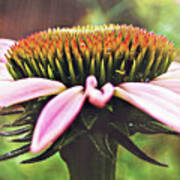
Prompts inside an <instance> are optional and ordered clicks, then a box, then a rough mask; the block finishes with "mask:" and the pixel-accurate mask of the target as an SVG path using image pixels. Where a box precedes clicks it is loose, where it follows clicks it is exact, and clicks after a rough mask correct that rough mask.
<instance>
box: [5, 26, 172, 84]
mask: <svg viewBox="0 0 180 180" xmlns="http://www.w3.org/2000/svg"><path fill="white" fill-rule="evenodd" d="M173 57H174V53H173V44H172V43H171V42H169V41H168V40H167V39H166V37H164V36H162V35H155V34H154V33H153V32H149V33H147V32H146V31H145V30H143V29H141V28H138V27H133V26H132V25H130V26H127V25H104V26H78V27H73V28H62V29H60V28H57V29H49V30H48V31H42V32H39V33H35V34H32V35H30V36H28V37H27V38H25V39H22V40H20V41H18V42H17V43H16V44H15V46H13V47H12V48H11V50H10V51H9V54H8V56H7V58H8V61H9V65H8V66H7V67H8V70H9V72H10V73H11V75H12V76H13V77H14V79H21V78H25V77H44V78H50V79H53V80H58V81H61V82H63V83H64V84H65V85H66V86H72V85H77V84H82V85H84V83H85V79H86V78H87V77H88V76H89V75H95V77H96V78H97V80H98V84H99V85H100V86H102V85H103V84H105V83H106V82H111V83H112V84H114V85H117V84H119V83H122V82H127V81H128V82H129V81H142V82H143V81H148V80H151V79H153V78H155V77H157V76H158V75H160V74H162V73H164V72H166V71H167V69H168V67H169V65H170V63H171V61H172V59H173Z"/></svg>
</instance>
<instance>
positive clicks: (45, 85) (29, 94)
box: [0, 78, 66, 107]
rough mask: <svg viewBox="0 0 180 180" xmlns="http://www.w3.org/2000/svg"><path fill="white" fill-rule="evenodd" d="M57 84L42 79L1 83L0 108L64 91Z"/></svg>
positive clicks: (60, 85)
mask: <svg viewBox="0 0 180 180" xmlns="http://www.w3.org/2000/svg"><path fill="white" fill-rule="evenodd" d="M65 88H66V87H65V86H64V85H63V84H62V83H60V82H58V81H52V80H48V79H43V78H26V79H21V80H17V81H1V83H0V107H6V106H10V105H13V104H18V103H21V102H24V101H28V100H31V99H35V98H38V97H42V96H46V95H52V94H57V93H59V92H61V91H63V90H65Z"/></svg>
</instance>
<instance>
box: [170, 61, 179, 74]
mask: <svg viewBox="0 0 180 180" xmlns="http://www.w3.org/2000/svg"><path fill="white" fill-rule="evenodd" d="M176 70H180V63H179V62H172V63H171V65H170V67H169V68H168V72H170V71H176Z"/></svg>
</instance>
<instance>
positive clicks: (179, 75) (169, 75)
mask: <svg viewBox="0 0 180 180" xmlns="http://www.w3.org/2000/svg"><path fill="white" fill-rule="evenodd" d="M171 79H180V70H175V71H168V72H166V73H164V74H162V75H160V76H158V77H157V78H155V79H153V81H159V80H171Z"/></svg>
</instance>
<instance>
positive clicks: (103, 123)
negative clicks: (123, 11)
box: [0, 25, 180, 166]
mask: <svg viewBox="0 0 180 180" xmlns="http://www.w3.org/2000/svg"><path fill="white" fill-rule="evenodd" d="M7 49H8V50H7ZM174 56H175V54H174V49H173V44H172V43H171V42H170V41H168V40H167V39H166V37H164V36H162V35H155V34H154V33H153V32H149V33H148V32H146V31H145V30H143V29H140V28H138V27H133V26H126V25H121V26H120V25H104V26H82V27H74V28H63V29H60V28H57V29H52V30H51V29H50V30H48V31H42V32H39V33H36V34H32V35H30V36H28V37H26V38H25V39H21V40H19V41H17V42H14V41H11V40H5V39H2V40H1V41H0V62H1V64H0V89H1V91H0V108H1V112H0V113H1V115H3V114H11V113H13V112H18V113H19V109H21V111H20V113H21V116H20V118H19V119H17V120H15V121H14V122H12V123H9V124H5V125H4V126H5V127H14V126H23V128H21V129H18V130H13V131H8V132H6V131H5V132H0V135H2V136H13V135H20V134H24V133H26V134H25V135H24V136H23V137H20V138H17V139H14V140H12V141H14V142H29V144H27V145H25V146H23V147H22V148H20V149H17V150H14V151H12V152H11V153H7V154H5V155H2V156H0V159H1V160H4V159H9V158H11V157H15V156H18V155H19V154H22V153H25V152H28V151H29V150H30V152H32V153H38V152H40V151H42V150H44V149H46V148H47V147H48V149H47V150H46V151H45V152H43V153H42V154H41V155H39V156H38V157H35V158H32V159H30V160H27V161H24V163H30V162H36V161H40V160H43V159H45V158H47V157H49V156H51V155H52V154H54V153H55V152H57V151H60V150H61V148H63V147H64V146H66V145H68V144H70V143H71V142H73V141H74V139H76V138H77V137H79V136H85V135H87V137H89V139H90V140H91V141H92V142H93V143H94V145H95V146H96V148H97V149H98V150H99V151H100V152H101V153H102V154H103V153H104V154H108V153H109V154H110V155H112V154H111V153H112V151H111V150H110V147H111V145H110V144H111V141H115V142H117V144H118V143H119V144H121V145H122V146H124V147H125V148H126V149H128V150H129V151H130V152H132V153H134V154H135V155H136V156H138V157H140V158H141V159H144V160H147V161H149V162H151V163H154V164H157V165H162V166H166V165H164V164H161V163H159V162H157V161H155V160H153V159H151V158H150V157H148V156H147V155H145V154H144V153H143V152H141V151H140V150H139V149H138V148H137V147H136V146H135V145H134V144H133V142H132V141H131V140H130V139H129V138H128V136H130V135H132V134H134V133H136V132H141V133H145V134H156V133H165V134H177V133H179V132H180V118H179V117H180V111H179V107H180V65H179V64H178V63H176V62H172V61H173V59H174ZM132 105H133V106H134V107H136V108H137V109H136V108H134V107H133V106H132ZM161 123H162V124H165V125H167V126H168V127H170V128H172V129H173V130H175V131H176V132H177V133H176V132H174V131H172V130H169V129H166V128H165V127H163V126H161ZM98 134H101V135H102V140H103V142H104V140H105V141H106V143H105V144H104V143H101V142H99V141H98V138H97V137H99V135H98ZM109 154H108V155H109Z"/></svg>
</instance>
